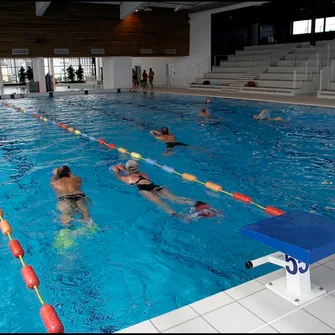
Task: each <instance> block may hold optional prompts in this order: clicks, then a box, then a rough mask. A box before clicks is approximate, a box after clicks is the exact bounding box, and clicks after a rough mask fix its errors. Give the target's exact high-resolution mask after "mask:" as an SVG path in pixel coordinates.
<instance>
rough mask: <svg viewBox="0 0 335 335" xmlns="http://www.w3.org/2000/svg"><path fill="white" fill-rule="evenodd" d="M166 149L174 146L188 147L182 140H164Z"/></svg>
mask: <svg viewBox="0 0 335 335" xmlns="http://www.w3.org/2000/svg"><path fill="white" fill-rule="evenodd" d="M165 145H166V149H172V148H174V147H178V146H180V147H188V146H189V145H188V144H186V143H183V142H166V143H165Z"/></svg>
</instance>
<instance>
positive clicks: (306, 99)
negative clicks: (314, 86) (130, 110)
mask: <svg viewBox="0 0 335 335" xmlns="http://www.w3.org/2000/svg"><path fill="white" fill-rule="evenodd" d="M85 89H86V90H87V91H88V94H101V93H102V94H103V93H115V92H116V89H103V88H99V89H97V88H94V89H93V88H77V87H76V88H71V89H69V90H67V89H64V90H63V89H62V90H58V89H57V90H56V91H54V96H62V95H83V94H84V90H85ZM121 91H122V92H129V89H121ZM10 92H11V93H14V89H13V90H12V91H11V90H10V89H9V88H7V90H6V92H3V96H2V99H10ZM140 92H141V91H140ZM147 92H158V93H167V94H183V95H194V96H208V97H215V98H222V99H224V98H226V99H237V100H251V101H263V102H275V103H283V104H289V105H290V104H291V105H304V106H318V107H326V108H335V99H324V98H317V96H316V94H313V95H297V96H282V95H270V94H256V93H225V92H213V91H209V90H201V89H199V90H198V89H188V88H167V87H156V88H154V89H153V90H152V91H151V90H148V91H147ZM17 94H20V92H18V91H17ZM22 94H23V95H24V97H25V98H31V97H34V96H48V95H49V93H26V92H22ZM18 98H19V97H18Z"/></svg>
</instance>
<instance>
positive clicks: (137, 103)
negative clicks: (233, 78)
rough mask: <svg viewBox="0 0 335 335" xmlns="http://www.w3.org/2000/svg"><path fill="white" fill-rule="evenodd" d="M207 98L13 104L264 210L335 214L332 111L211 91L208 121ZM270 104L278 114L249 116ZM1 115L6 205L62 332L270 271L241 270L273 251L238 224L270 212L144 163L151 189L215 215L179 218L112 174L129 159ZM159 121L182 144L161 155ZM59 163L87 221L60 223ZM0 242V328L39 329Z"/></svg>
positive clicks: (121, 322) (122, 323)
mask: <svg viewBox="0 0 335 335" xmlns="http://www.w3.org/2000/svg"><path fill="white" fill-rule="evenodd" d="M204 100H205V97H199V96H193V97H191V96H183V95H168V94H159V93H149V92H148V93H120V94H117V93H115V94H94V95H82V96H59V97H54V98H49V97H38V98H26V99H15V100H7V101H8V102H10V103H12V104H14V105H15V106H16V107H22V108H24V109H25V110H31V111H35V112H36V113H38V114H40V115H43V116H44V117H46V118H48V119H50V120H57V121H59V122H62V123H64V124H67V125H70V126H72V127H74V128H75V129H79V130H81V132H83V133H86V134H89V135H90V136H94V137H96V138H102V139H104V140H106V141H107V142H108V143H115V144H117V145H118V146H120V147H123V148H126V149H127V150H128V151H129V152H137V153H140V154H141V155H142V156H143V157H146V158H147V157H149V158H151V159H155V160H157V162H158V163H159V164H161V165H167V166H170V167H173V168H175V170H176V171H179V172H181V173H184V172H187V173H190V174H193V175H195V176H197V178H198V179H199V180H202V181H211V182H214V183H217V184H219V185H221V186H222V187H223V189H224V190H227V191H229V192H240V193H243V194H247V195H249V196H251V197H252V198H253V200H254V201H255V202H257V203H259V204H262V205H264V206H266V205H272V206H275V207H278V208H280V209H282V210H284V211H287V212H288V211H291V210H294V209H300V210H304V211H308V212H312V213H319V214H322V215H324V216H330V217H335V205H334V203H335V195H334V189H335V181H334V175H335V150H334V149H335V141H334V140H335V131H334V129H335V116H334V115H335V114H334V111H333V110H332V109H327V108H318V107H307V106H298V105H295V106H292V105H284V104H276V103H265V102H251V101H245V100H229V99H216V98H213V99H212V101H211V103H210V104H208V105H206V107H207V110H208V111H209V112H210V113H211V115H212V118H210V119H208V120H207V121H206V122H203V121H204V120H203V119H202V118H201V117H199V116H198V114H199V110H200V108H201V107H202V106H203V105H204ZM264 108H268V109H269V110H270V112H271V116H273V117H275V116H281V117H282V118H283V119H284V120H285V122H266V121H256V120H254V119H253V118H252V116H253V115H255V114H259V113H260V111H261V110H262V109H264ZM0 115H1V116H0V126H1V133H0V185H1V187H0V201H1V202H0V206H1V207H2V208H3V209H4V211H5V212H6V218H7V219H8V220H9V221H10V222H11V224H12V227H13V230H14V234H15V237H16V238H17V239H19V240H20V242H21V244H22V246H23V247H24V249H25V251H26V256H25V259H26V263H27V264H30V265H33V266H34V268H35V271H36V272H37V274H38V275H39V277H40V280H41V286H40V290H41V292H42V293H43V296H44V299H45V300H47V301H48V302H49V303H51V304H53V306H54V307H55V308H56V310H57V312H58V315H59V316H60V318H61V320H62V322H63V324H64V327H65V332H95V333H99V332H102V333H111V332H115V331H118V330H120V329H123V328H126V327H128V326H131V325H133V324H136V323H138V322H141V321H144V320H146V319H149V318H153V317H155V316H157V315H160V314H163V313H166V312H169V311H171V310H173V309H176V308H178V307H181V306H184V305H186V304H190V303H192V302H194V301H197V300H199V299H202V298H205V297H207V296H209V295H212V294H215V293H217V292H220V291H222V290H226V289H228V288H231V287H234V286H236V285H239V284H241V283H243V282H246V281H248V280H251V279H252V278H255V277H258V276H260V275H263V274H266V273H268V272H269V271H272V270H274V269H276V267H274V266H271V265H264V266H262V267H258V268H255V269H253V271H248V270H246V269H245V267H244V263H245V262H246V261H247V260H249V259H250V258H257V257H260V256H262V255H265V254H268V253H269V252H272V251H274V250H272V249H270V248H268V247H267V246H261V245H260V244H259V243H258V242H257V241H254V240H251V239H249V238H247V237H246V236H244V235H241V233H240V232H239V230H240V228H241V227H242V226H243V225H246V224H249V223H252V222H255V221H258V220H261V219H263V218H267V217H269V215H268V214H266V213H265V212H264V211H262V210H261V209H259V208H257V207H256V206H252V205H250V204H246V203H243V202H238V201H236V200H234V199H232V198H231V197H229V196H227V195H225V194H223V193H216V192H214V191H211V190H209V189H207V188H205V187H204V186H203V185H200V184H198V183H192V182H188V181H186V180H183V179H182V178H180V177H179V176H177V175H174V174H169V173H167V172H166V171H163V170H162V169H160V168H158V167H156V166H152V165H150V164H147V163H146V162H144V161H139V164H140V170H141V171H143V172H145V173H147V174H148V175H149V176H150V177H151V179H152V181H154V182H155V183H156V184H158V185H162V186H166V187H167V188H168V189H169V190H170V191H172V192H173V193H174V194H176V195H178V196H182V197H189V198H192V199H194V200H200V201H205V202H207V203H209V204H210V205H211V206H213V207H214V208H215V209H217V210H218V211H219V213H220V215H219V216H217V217H213V218H201V219H199V220H191V221H190V222H188V223H186V222H184V221H183V220H180V219H178V218H175V217H171V216H169V215H167V214H166V213H165V212H164V211H163V210H161V209H159V208H158V207H156V206H155V205H154V204H152V203H150V202H148V201H147V200H145V199H144V198H142V197H141V196H140V195H139V194H138V191H137V189H136V188H135V187H132V186H128V185H125V184H123V183H121V182H120V181H119V180H117V179H116V178H115V176H114V174H113V173H112V172H111V171H110V170H109V166H110V165H115V164H117V163H119V162H122V163H125V162H126V161H127V160H128V159H129V155H125V154H122V153H120V152H118V151H117V150H111V149H109V148H107V147H106V146H102V145H99V144H98V143H96V142H91V141H89V140H88V139H87V138H84V137H83V136H76V135H74V134H73V133H71V132H68V131H66V130H64V129H61V128H59V127H57V126H55V125H52V124H50V123H49V122H42V121H40V120H38V119H35V118H32V117H31V116H30V115H28V114H24V113H20V112H18V111H16V110H14V109H12V108H8V107H5V106H4V105H3V104H0ZM164 126H166V127H168V128H169V129H170V132H171V133H174V134H175V135H176V139H177V140H178V141H181V142H184V143H187V144H188V145H189V146H187V147H175V148H173V150H172V152H171V153H170V154H169V155H166V154H165V151H166V149H165V146H164V143H162V142H159V141H158V140H156V139H155V138H154V137H152V136H151V135H150V133H149V132H150V130H152V129H160V128H161V127H164ZM62 164H66V165H68V166H69V167H70V168H71V169H72V171H73V173H74V174H76V175H78V176H80V177H81V178H82V179H83V191H84V192H85V193H86V195H87V196H88V197H89V198H90V199H91V200H92V206H91V207H90V212H91V216H92V219H93V221H94V223H95V225H96V226H94V229H82V227H83V224H82V222H80V221H79V220H77V221H75V222H74V224H73V226H72V227H71V228H70V229H65V230H64V227H63V226H62V225H61V224H60V222H59V213H58V211H57V209H56V196H55V194H54V191H53V190H52V188H51V186H50V171H52V169H54V168H55V167H57V166H60V165H62ZM170 205H171V207H172V208H174V209H175V210H177V211H180V212H181V213H183V214H185V215H188V214H189V213H190V211H191V208H190V206H188V205H186V206H185V205H179V204H174V203H170ZM2 239H3V242H2V243H1V244H0V264H1V265H0V269H1V273H3V275H2V276H1V277H0V284H1V287H3V288H4V289H3V298H2V299H1V302H0V311H1V313H2V315H3V317H2V319H1V320H0V329H1V330H2V331H3V332H10V333H13V332H44V331H45V328H44V325H43V323H42V321H41V319H40V317H39V306H38V301H37V300H36V297H35V296H34V292H31V291H28V289H27V287H26V285H25V284H24V282H23V280H22V278H21V274H20V263H19V262H18V261H17V260H16V259H14V258H13V256H12V255H11V253H10V250H9V249H8V246H7V240H6V239H5V237H2Z"/></svg>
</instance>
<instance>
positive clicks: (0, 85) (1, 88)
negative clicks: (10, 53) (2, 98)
mask: <svg viewBox="0 0 335 335" xmlns="http://www.w3.org/2000/svg"><path fill="white" fill-rule="evenodd" d="M3 91H4V90H3V78H2V69H1V59H0V94H3Z"/></svg>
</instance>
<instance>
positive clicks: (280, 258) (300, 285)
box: [241, 210, 335, 306]
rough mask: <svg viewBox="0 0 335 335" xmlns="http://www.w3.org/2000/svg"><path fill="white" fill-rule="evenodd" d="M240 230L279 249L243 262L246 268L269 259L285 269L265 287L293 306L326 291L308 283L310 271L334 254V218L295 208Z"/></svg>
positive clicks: (266, 261)
mask: <svg viewBox="0 0 335 335" xmlns="http://www.w3.org/2000/svg"><path fill="white" fill-rule="evenodd" d="M241 233H243V234H245V235H247V236H249V237H252V238H254V239H256V240H258V241H259V242H261V243H263V244H266V245H268V246H269V247H271V248H274V249H277V250H279V251H278V252H275V253H273V254H270V255H267V256H264V257H260V258H257V259H254V260H251V261H248V262H246V263H245V266H246V268H247V269H251V268H253V267H256V266H259V265H262V264H265V263H268V262H269V263H272V264H276V265H279V266H282V267H283V268H285V272H286V275H285V276H284V277H282V278H280V279H277V280H275V281H273V282H272V283H268V284H267V285H266V287H267V288H269V289H270V290H272V291H274V292H276V293H277V294H279V295H280V296H281V297H283V298H285V299H287V300H288V301H290V302H292V303H293V304H294V305H296V306H299V305H303V304H305V303H307V302H309V301H312V300H314V299H316V298H317V297H320V296H321V295H323V294H326V293H327V292H326V290H324V289H323V288H322V287H319V286H317V285H315V284H313V283H311V280H310V271H309V270H310V265H311V264H313V263H315V262H318V261H320V260H322V259H324V258H326V257H328V256H330V255H333V254H335V219H332V218H329V217H325V216H321V215H316V214H311V213H307V212H303V211H298V210H297V211H292V212H289V213H286V214H283V215H279V216H275V217H271V218H269V219H265V220H262V221H259V222H256V223H253V224H249V225H246V226H244V227H242V228H241Z"/></svg>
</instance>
